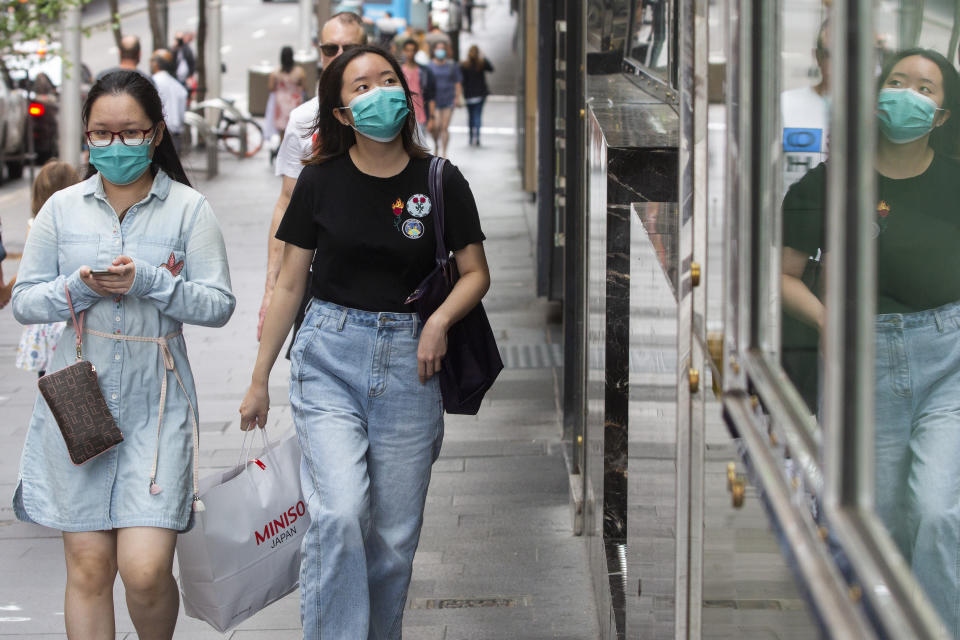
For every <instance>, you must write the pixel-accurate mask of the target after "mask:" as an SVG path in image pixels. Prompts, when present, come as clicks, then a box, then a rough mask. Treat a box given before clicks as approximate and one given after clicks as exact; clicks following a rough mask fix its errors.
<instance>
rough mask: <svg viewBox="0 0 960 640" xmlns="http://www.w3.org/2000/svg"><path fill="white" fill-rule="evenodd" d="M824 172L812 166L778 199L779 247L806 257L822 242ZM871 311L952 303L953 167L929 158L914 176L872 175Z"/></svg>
mask: <svg viewBox="0 0 960 640" xmlns="http://www.w3.org/2000/svg"><path fill="white" fill-rule="evenodd" d="M826 179H827V168H826V165H825V164H820V165H819V166H817V167H815V168H814V169H812V170H811V171H810V172H809V173H807V175H805V176H804V177H803V178H801V179H800V181H799V182H797V183H796V184H794V185H793V186H792V187H790V190H789V191H788V192H787V195H786V197H785V198H784V201H783V244H784V246H787V247H792V248H794V249H797V250H799V251H803V252H804V253H807V254H809V255H815V254H816V252H817V249H818V248H823V249H824V251H826V252H828V253H829V248H828V247H826V246H825V240H824V224H825V217H824V211H825V206H824V202H825V201H824V198H825V195H826V188H825V186H826ZM873 231H874V235H875V236H876V238H877V313H912V312H916V311H923V310H925V309H934V308H936V307H939V306H942V305H944V304H948V303H950V302H957V301H960V163H958V162H957V161H955V160H952V159H950V158H947V157H944V156H941V155H940V154H937V155H936V156H934V159H933V162H932V163H931V164H930V166H929V167H928V168H927V170H926V171H924V172H923V173H922V174H920V175H919V176H915V177H913V178H905V179H902V180H895V179H892V178H887V177H885V176H882V175H880V174H877V216H876V222H875V224H874V229H873Z"/></svg>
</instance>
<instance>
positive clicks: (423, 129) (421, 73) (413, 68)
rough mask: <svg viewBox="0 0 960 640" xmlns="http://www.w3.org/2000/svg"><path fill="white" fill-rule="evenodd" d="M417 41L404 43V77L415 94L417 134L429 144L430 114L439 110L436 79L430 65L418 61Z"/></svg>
mask: <svg viewBox="0 0 960 640" xmlns="http://www.w3.org/2000/svg"><path fill="white" fill-rule="evenodd" d="M417 51H419V47H418V45H417V41H416V40H414V39H413V38H410V39H409V40H407V41H406V42H404V43H403V64H401V65H400V68H401V69H403V77H404V78H406V80H407V86H408V87H410V93H411V95H413V110H414V115H415V116H416V118H417V135H418V137H419V138H420V140H419V144H421V145H426V144H427V122H428V121H429V119H430V114H432V113H433V112H434V111H436V110H437V103H436V93H437V87H436V80H434V78H433V72H432V71H430V67H428V66H426V65H423V64H418V63H417Z"/></svg>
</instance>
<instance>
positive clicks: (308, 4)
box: [297, 0, 313, 56]
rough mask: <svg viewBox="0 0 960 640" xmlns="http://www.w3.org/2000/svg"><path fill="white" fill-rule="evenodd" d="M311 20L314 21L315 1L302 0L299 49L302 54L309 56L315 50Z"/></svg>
mask: <svg viewBox="0 0 960 640" xmlns="http://www.w3.org/2000/svg"><path fill="white" fill-rule="evenodd" d="M311 22H313V2H312V0H300V37H299V38H298V39H297V49H299V50H300V55H301V56H307V55H309V52H310V51H312V50H313V33H311V31H312V29H311V28H310V23H311Z"/></svg>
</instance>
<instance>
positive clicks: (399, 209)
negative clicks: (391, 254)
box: [392, 198, 403, 231]
mask: <svg viewBox="0 0 960 640" xmlns="http://www.w3.org/2000/svg"><path fill="white" fill-rule="evenodd" d="M392 208H393V226H395V227H396V228H397V231H400V216H402V215H403V200H401V199H400V198H397V199H396V200H395V201H394V203H393V206H392Z"/></svg>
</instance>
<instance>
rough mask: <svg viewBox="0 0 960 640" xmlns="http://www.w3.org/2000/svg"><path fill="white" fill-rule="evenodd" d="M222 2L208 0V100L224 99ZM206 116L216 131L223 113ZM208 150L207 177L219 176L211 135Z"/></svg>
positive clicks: (211, 110)
mask: <svg viewBox="0 0 960 640" xmlns="http://www.w3.org/2000/svg"><path fill="white" fill-rule="evenodd" d="M220 7H221V4H220V0H208V4H207V42H206V50H205V52H204V53H205V56H206V60H205V62H206V66H207V93H206V96H205V99H206V100H211V99H213V98H220V97H222V95H221V94H222V92H223V85H222V73H221V72H222V69H223V67H222V66H221V57H220V47H221V46H223V30H222V28H221V26H222V21H221V14H220ZM206 111H207V112H206V113H205V114H204V115H205V116H206V118H207V124H208V125H210V130H211V131H215V130H216V129H217V124H219V121H220V116H221V114H222V111H221V110H220V109H207V110H206ZM206 148H207V176H208V177H213V176H215V175H217V172H218V166H217V139H216V137H215V136H214V135H211V136H209V137H208V138H207V140H206Z"/></svg>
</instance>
